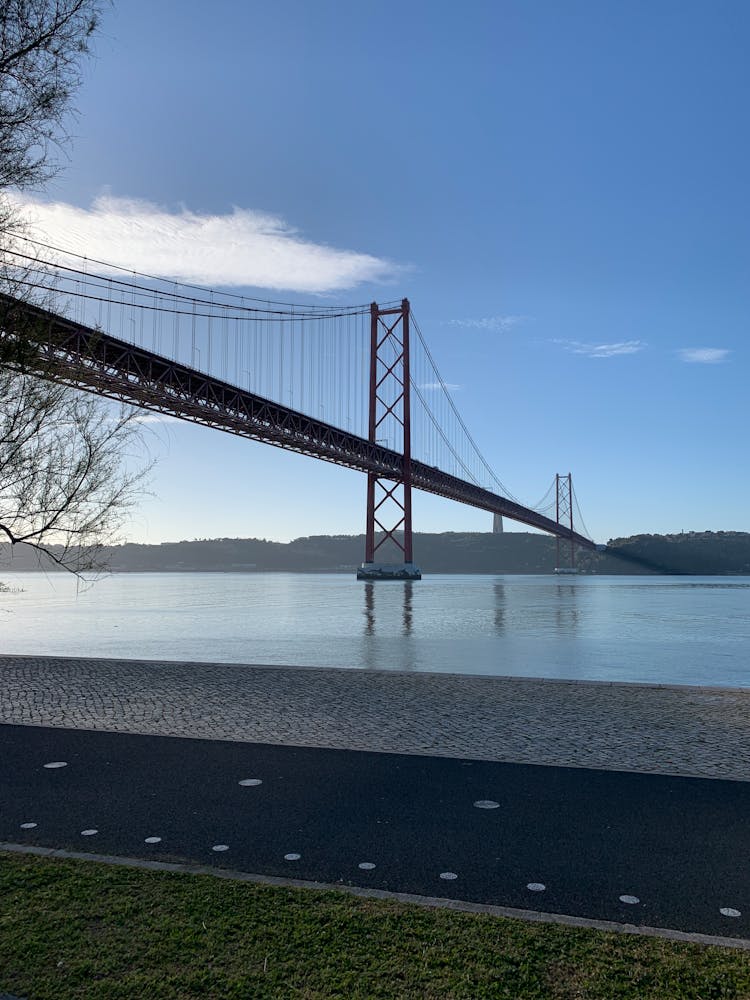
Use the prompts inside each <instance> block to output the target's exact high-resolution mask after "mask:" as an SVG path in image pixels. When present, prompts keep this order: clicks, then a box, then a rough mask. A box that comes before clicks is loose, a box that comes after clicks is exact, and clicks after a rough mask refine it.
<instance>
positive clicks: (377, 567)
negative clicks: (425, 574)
mask: <svg viewBox="0 0 750 1000" xmlns="http://www.w3.org/2000/svg"><path fill="white" fill-rule="evenodd" d="M357 579H358V580H421V579H422V571H421V570H420V568H419V567H418V566H415V565H414V563H374V562H373V563H362V565H361V566H360V567H359V569H358V570H357Z"/></svg>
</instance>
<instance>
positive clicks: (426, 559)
mask: <svg viewBox="0 0 750 1000" xmlns="http://www.w3.org/2000/svg"><path fill="white" fill-rule="evenodd" d="M560 548H561V553H562V555H563V556H564V557H566V558H567V555H568V553H567V546H561V547H560ZM382 551H383V550H382V549H381V552H382ZM414 552H415V561H416V562H417V564H418V565H419V566H420V568H421V570H422V572H423V573H425V574H433V575H434V574H453V575H467V574H471V575H502V574H509V575H522V576H528V575H538V574H547V573H552V572H553V571H554V567H555V558H556V552H557V546H556V540H555V539H554V538H552V537H550V536H547V535H540V534H532V533H530V532H507V533H505V534H492V533H486V532H446V533H443V534H427V533H419V534H416V535H415V536H414ZM363 555H364V536H363V535H314V536H310V537H306V538H296V539H294V540H293V541H291V542H270V541H266V540H265V539H258V538H214V539H196V540H193V541H182V542H162V543H160V544H158V545H143V544H137V543H133V542H128V543H125V544H123V545H117V546H113V547H112V548H110V549H108V550H106V551H105V557H106V561H107V564H108V567H109V569H110V571H111V572H113V573H354V572H355V570H356V567H357V566H359V565H360V563H361V562H362V558H363ZM379 558H381V560H382V561H383V562H394V563H398V562H402V561H403V554H402V553H401V551H400V550H398V549H397V548H396V547H395V546H394V547H393V550H392V551H391V552H388V551H385V552H383V554H382V556H381V555H380V553H379ZM576 566H577V567H578V569H579V571H580V573H581V574H582V575H587V576H588V575H601V576H620V575H627V576H632V575H644V574H656V575H667V576H748V575H750V533H748V532H741V531H715V532H712V531H704V532H684V533H680V534H674V535H633V536H631V537H629V538H617V539H613V540H610V541H609V542H608V543H607V548H606V550H605V551H603V552H600V551H590V550H585V549H579V550H578V551H577V552H576ZM38 570H43V571H45V572H58V571H60V570H59V568H58V567H57V566H56V565H55V563H54V562H53V561H52V560H49V559H47V560H44V559H42V560H41V561H40V558H39V556H38V554H37V553H36V552H35V551H34V550H33V549H28V548H26V547H24V546H20V545H19V546H15V548H13V550H12V558H11V547H10V545H7V544H5V545H0V574H2V572H19V573H22V572H31V571H38Z"/></svg>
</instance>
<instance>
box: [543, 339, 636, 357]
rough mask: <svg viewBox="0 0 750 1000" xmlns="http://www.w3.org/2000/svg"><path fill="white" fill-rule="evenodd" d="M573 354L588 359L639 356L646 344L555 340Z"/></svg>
mask: <svg viewBox="0 0 750 1000" xmlns="http://www.w3.org/2000/svg"><path fill="white" fill-rule="evenodd" d="M552 343H553V344H559V345H560V346H561V347H564V348H565V350H566V351H570V353H571V354H582V355H584V356H585V357H587V358H614V357H619V356H620V355H623V354H637V353H638V352H639V351H642V350H643V349H644V348H645V347H646V344H645V342H644V341H643V340H621V341H619V342H618V343H616V344H585V343H582V342H581V341H579V340H553V341H552Z"/></svg>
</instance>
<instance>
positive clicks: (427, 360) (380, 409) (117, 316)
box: [0, 240, 595, 578]
mask: <svg viewBox="0 0 750 1000" xmlns="http://www.w3.org/2000/svg"><path fill="white" fill-rule="evenodd" d="M2 266H3V274H2V278H3V284H2V287H4V288H5V291H0V343H3V344H4V345H5V346H6V347H10V348H11V349H12V351H14V352H16V356H17V358H18V359H19V360H18V361H17V362H16V364H18V365H22V366H23V368H24V369H25V370H26V371H29V372H31V373H33V374H36V375H39V376H41V377H43V378H49V379H53V380H55V381H58V382H62V383H65V384H67V385H71V386H74V387H76V388H79V389H83V390H86V391H89V392H93V393H96V394H98V395H101V396H105V397H107V398H110V399H115V400H119V401H122V402H126V403H131V404H134V405H136V406H139V407H143V408H146V409H148V410H153V411H156V412H159V413H165V414H170V415H173V416H175V417H179V418H181V419H184V420H190V421H193V422H195V423H199V424H204V425H206V426H209V427H215V428H217V429H220V430H224V431H227V432H229V433H231V434H236V435H239V436H241V437H247V438H250V439H252V440H255V441H262V442H264V443H266V444H271V445H275V446H276V447H280V448H285V449H288V450H290V451H296V452H298V453H300V454H304V455H309V456H312V457H314V458H320V459H323V460H325V461H328V462H333V463H335V464H337V465H342V466H346V467H348V468H351V469H357V470H358V471H360V472H363V473H365V474H366V476H367V516H366V522H367V531H366V550H365V561H364V564H363V567H362V569H361V570H360V575H362V576H364V577H366V578H378V577H389V576H392V577H400V578H403V577H406V578H415V577H418V575H419V570H418V569H417V567H416V566H415V564H414V558H413V551H412V515H411V492H412V489H419V490H424V491H426V492H428V493H434V494H436V495H437V496H442V497H447V498H449V499H451V500H457V501H458V502H459V503H465V504H469V505H470V506H473V507H478V508H480V509H482V510H486V511H488V512H490V513H493V514H497V515H500V516H502V517H507V518H510V519H511V520H514V521H519V522H521V523H522V524H527V525H530V526H531V527H534V528H538V529H541V530H542V531H546V532H549V533H550V534H552V535H554V536H556V537H557V539H558V566H560V565H561V563H560V545H559V542H560V540H566V541H567V542H568V543H569V544H568V546H566V547H565V548H568V549H569V553H570V557H569V567H571V568H572V566H573V564H574V547H575V546H576V545H581V546H584V547H586V548H594V547H595V545H594V542H593V541H592V540H591V538H590V537H589V536H588V533H587V532H586V529H585V526H584V525H583V521H582V518H581V517H580V509H579V508H578V504H577V501H576V498H575V493H574V492H573V486H572V479H571V477H570V475H569V474H568V475H565V476H560V475H557V476H556V477H555V481H554V483H553V486H552V487H550V489H549V490H548V491H547V494H545V497H544V498H543V499H542V501H540V503H539V504H536V505H535V506H533V507H532V506H526V505H524V504H522V503H521V502H520V501H518V500H517V499H516V498H515V497H513V496H512V494H511V493H510V492H509V491H508V490H507V489H506V487H505V486H504V485H503V484H502V482H500V480H499V479H498V478H497V476H496V475H495V473H494V472H493V471H492V469H491V468H490V466H489V465H488V463H487V462H486V460H485V459H484V457H483V456H482V454H481V452H480V450H479V448H478V446H477V444H476V442H475V440H474V438H473V437H472V435H471V434H470V433H469V430H468V429H467V427H466V425H465V423H464V421H463V420H462V418H461V416H460V414H459V412H458V410H457V408H456V406H455V403H454V400H453V398H452V395H451V392H450V390H449V388H448V386H447V385H446V383H445V382H444V380H443V378H442V376H441V375H440V373H439V371H438V369H437V366H436V364H435V362H434V359H433V357H432V354H431V353H430V350H429V348H428V346H427V344H426V342H425V339H424V337H423V335H422V332H421V330H420V329H419V326H418V324H417V322H416V319H415V317H414V314H413V312H412V309H411V306H410V304H409V302H408V300H407V299H403V300H401V301H395V302H387V303H381V304H378V303H368V304H364V305H357V306H347V307H331V306H324V305H301V304H298V303H286V302H276V301H272V300H261V299H257V298H252V297H248V296H243V295H237V294H233V293H231V292H226V291H223V292H216V291H212V290H209V289H204V288H201V287H198V286H195V285H190V284H185V283H180V282H172V281H166V280H164V279H159V278H155V277H154V276H151V275H144V274H140V273H137V272H134V271H126V270H124V269H122V268H119V267H117V266H115V265H112V264H108V263H106V262H104V261H92V260H90V259H87V258H85V257H81V256H78V255H75V254H71V253H69V252H67V251H62V250H60V249H58V248H54V247H51V246H49V245H46V244H43V243H39V242H37V241H33V240H17V241H16V242H15V244H14V245H13V247H12V248H11V249H10V250H8V251H7V252H6V254H5V259H4V260H3V262H2ZM387 543H390V544H391V546H393V545H395V546H397V548H398V550H399V551H400V556H402V557H403V561H402V562H401V561H399V562H398V563H396V564H393V563H387V564H386V563H382V562H379V561H378V554H379V551H380V550H381V547H382V546H384V545H386V544H387Z"/></svg>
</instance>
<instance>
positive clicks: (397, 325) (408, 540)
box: [357, 299, 422, 580]
mask: <svg viewBox="0 0 750 1000" xmlns="http://www.w3.org/2000/svg"><path fill="white" fill-rule="evenodd" d="M369 440H370V443H371V444H373V445H378V444H380V445H383V446H385V447H388V448H390V449H393V450H394V451H399V452H401V453H402V454H403V462H402V466H401V476H400V478H398V479H393V477H392V474H391V475H390V478H384V477H382V476H379V475H378V474H377V473H376V472H370V473H368V475H367V533H366V537H365V561H364V562H363V563H362V565H361V566H360V568H359V570H358V571H357V578H358V579H360V580H419V579H420V578H421V575H422V574H421V573H420V571H419V569H418V568H417V567H416V566H415V565H414V562H413V553H412V530H411V385H410V380H409V300H408V299H403V300H402V302H401V305H400V306H397V307H395V308H390V309H388V308H385V309H381V308H380V307H379V306H378V304H377V303H376V302H373V303H372V305H371V306H370V420H369ZM378 553H380V555H381V557H382V560H383V561H376V559H377V556H378ZM399 553H400V554H401V555H403V562H393V561H386V560H387V557H388V556H390V557H391V559H392V558H393V556H394V555H398V554H399Z"/></svg>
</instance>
